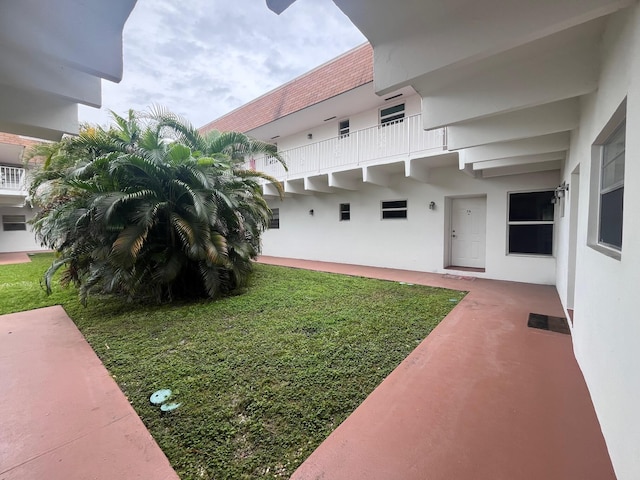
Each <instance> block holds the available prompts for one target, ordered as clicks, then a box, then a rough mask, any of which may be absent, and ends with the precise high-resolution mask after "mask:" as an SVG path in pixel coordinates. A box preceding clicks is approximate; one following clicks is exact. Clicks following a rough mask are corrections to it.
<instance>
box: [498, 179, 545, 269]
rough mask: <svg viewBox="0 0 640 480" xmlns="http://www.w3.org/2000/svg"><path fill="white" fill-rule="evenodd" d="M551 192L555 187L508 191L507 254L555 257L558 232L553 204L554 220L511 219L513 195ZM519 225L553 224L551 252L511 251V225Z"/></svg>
mask: <svg viewBox="0 0 640 480" xmlns="http://www.w3.org/2000/svg"><path fill="white" fill-rule="evenodd" d="M541 192H549V193H551V194H552V196H553V193H554V189H553V188H538V189H532V190H519V191H513V192H507V232H506V233H507V238H506V255H508V256H518V257H541V258H553V257H554V256H555V246H556V244H555V241H554V240H555V234H556V228H555V224H556V209H555V205H556V204H553V219H552V220H510V218H511V196H512V195H519V194H526V193H541ZM519 225H551V253H529V252H512V251H511V244H510V238H511V227H512V226H519Z"/></svg>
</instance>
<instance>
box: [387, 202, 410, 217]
mask: <svg viewBox="0 0 640 480" xmlns="http://www.w3.org/2000/svg"><path fill="white" fill-rule="evenodd" d="M391 218H407V201H406V200H392V201H389V202H382V219H383V220H388V219H391Z"/></svg>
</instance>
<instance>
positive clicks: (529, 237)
mask: <svg viewBox="0 0 640 480" xmlns="http://www.w3.org/2000/svg"><path fill="white" fill-rule="evenodd" d="M553 199H554V191H553V190H547V191H544V192H526V193H510V194H509V221H508V224H509V250H508V251H509V253H521V254H528V255H552V254H553V223H554V210H553V205H554V204H553V203H551V202H552V200H553Z"/></svg>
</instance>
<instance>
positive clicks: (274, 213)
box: [269, 208, 280, 229]
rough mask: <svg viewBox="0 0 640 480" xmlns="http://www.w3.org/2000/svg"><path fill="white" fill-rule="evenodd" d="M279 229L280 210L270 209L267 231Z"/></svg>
mask: <svg viewBox="0 0 640 480" xmlns="http://www.w3.org/2000/svg"><path fill="white" fill-rule="evenodd" d="M275 228H280V209H279V208H272V209H271V219H270V220H269V229H275Z"/></svg>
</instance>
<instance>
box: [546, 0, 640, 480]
mask: <svg viewBox="0 0 640 480" xmlns="http://www.w3.org/2000/svg"><path fill="white" fill-rule="evenodd" d="M625 96H626V97H627V119H626V121H627V127H626V131H627V136H626V155H625V189H624V218H623V243H622V256H621V259H619V260H617V259H614V258H611V257H609V256H606V255H604V254H603V253H601V252H599V251H597V250H595V249H593V248H591V247H589V246H588V245H587V238H588V232H589V208H590V202H589V200H590V199H589V195H590V188H591V186H592V184H593V183H594V182H596V183H597V179H594V178H591V146H592V144H593V143H594V140H595V139H596V137H597V136H598V135H599V134H600V132H601V131H602V129H603V128H604V127H605V125H606V124H607V122H609V120H610V119H611V116H612V114H613V113H614V111H615V110H616V108H617V107H618V105H620V104H621V103H622V102H623V100H624V98H625ZM581 106H582V112H581V121H580V127H579V130H578V131H575V132H574V134H573V138H572V145H571V153H570V156H569V159H568V161H567V165H566V168H565V171H564V174H563V175H564V176H563V179H564V180H566V181H567V182H571V181H572V177H571V172H573V171H574V170H575V169H576V168H579V171H580V175H579V189H580V190H579V197H580V203H579V205H578V206H577V209H578V224H577V238H578V242H577V245H575V246H572V245H571V242H570V236H569V231H570V215H567V214H565V218H563V219H562V221H561V222H560V225H559V235H560V243H561V245H563V247H562V248H561V249H560V251H559V257H558V274H557V278H558V281H557V286H558V292H559V293H560V296H561V298H562V301H563V303H564V304H565V305H567V303H568V302H569V301H570V300H571V299H570V294H571V292H570V283H571V278H572V276H571V267H570V251H571V248H576V249H577V251H576V262H575V264H576V267H575V268H576V282H575V312H574V327H573V341H574V350H575V354H576V358H577V360H578V362H579V364H580V366H581V368H582V371H583V373H584V377H585V380H586V382H587V385H588V386H589V391H590V392H591V396H592V399H593V403H594V406H595V409H596V412H597V414H598V418H599V420H600V423H601V426H602V431H603V434H604V437H605V439H606V442H607V446H608V448H609V452H610V455H611V460H612V462H613V466H614V468H615V471H616V475H617V477H618V478H619V479H621V480H623V479H632V478H638V472H640V428H638V425H640V411H639V410H638V405H637V401H638V399H639V398H640V377H639V376H638V366H639V365H640V349H638V339H639V338H640V322H638V321H637V316H638V315H637V310H638V306H637V299H636V298H635V295H636V294H637V291H638V285H640V248H639V245H640V244H639V243H638V238H640V215H639V214H638V213H639V212H638V208H639V207H638V205H640V161H639V158H640V137H638V135H637V134H635V132H637V131H639V130H640V8H639V7H638V6H635V7H633V8H631V9H627V10H624V11H622V12H620V13H618V14H615V15H613V16H612V17H611V18H610V19H609V20H608V25H607V29H606V32H605V35H604V39H603V63H602V70H601V74H600V81H599V89H598V91H597V92H596V93H594V94H591V95H589V96H587V97H585V98H583V101H582V105H581ZM576 179H577V178H576V177H575V176H574V177H573V181H575V180H576ZM570 188H578V185H573V184H572V185H571V187H570ZM575 207H576V206H574V205H569V209H568V210H567V213H569V212H570V211H571V209H574V212H575Z"/></svg>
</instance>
